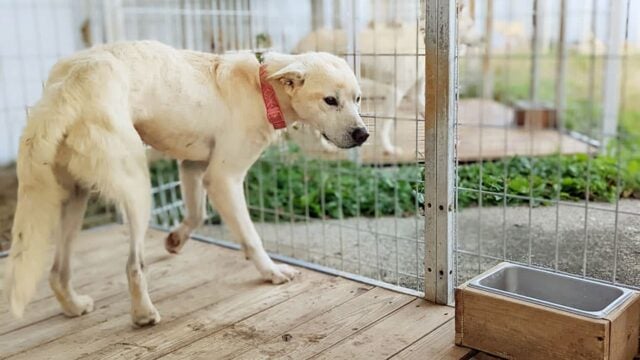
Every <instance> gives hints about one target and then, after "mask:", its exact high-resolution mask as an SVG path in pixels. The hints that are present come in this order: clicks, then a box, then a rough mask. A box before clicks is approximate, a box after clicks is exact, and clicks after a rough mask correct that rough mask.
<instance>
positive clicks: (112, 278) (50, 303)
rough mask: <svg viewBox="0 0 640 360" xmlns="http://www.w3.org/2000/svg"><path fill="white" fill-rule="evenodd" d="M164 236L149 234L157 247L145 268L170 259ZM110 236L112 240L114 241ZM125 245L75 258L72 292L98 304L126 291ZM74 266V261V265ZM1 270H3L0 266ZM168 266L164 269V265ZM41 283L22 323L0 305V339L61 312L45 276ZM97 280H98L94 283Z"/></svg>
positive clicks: (149, 252)
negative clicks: (87, 297) (106, 298)
mask: <svg viewBox="0 0 640 360" xmlns="http://www.w3.org/2000/svg"><path fill="white" fill-rule="evenodd" d="M164 236H166V234H164V233H161V232H157V231H150V232H149V234H148V236H147V237H148V240H150V241H149V242H150V243H154V242H155V243H156V244H154V245H153V246H151V247H150V249H149V250H148V251H147V256H146V264H147V266H148V267H149V268H150V269H151V270H157V269H155V267H154V265H155V264H156V263H158V262H161V261H164V260H168V259H169V258H170V257H171V255H169V254H168V253H167V252H166V250H165V249H164V247H163V246H160V241H161V240H163V239H164ZM113 237H114V236H113V235H112V236H111V238H112V239H113ZM128 247H129V245H128V241H127V242H122V244H120V242H118V245H115V246H111V247H103V249H102V250H98V249H96V251H94V252H93V253H89V254H85V256H79V255H75V256H74V260H75V258H78V260H79V261H78V262H80V261H81V262H82V263H83V264H80V266H74V275H73V277H72V281H73V284H74V288H75V289H76V291H77V292H78V293H79V294H88V295H90V296H91V297H92V298H93V299H94V300H99V299H102V298H105V297H107V296H110V295H113V294H114V293H115V292H122V291H124V290H125V289H126V285H125V287H122V284H123V283H125V284H126V278H125V277H124V276H123V274H124V272H125V270H124V267H125V266H124V264H125V263H126V261H127V254H128V251H127V249H128ZM74 262H75V261H74ZM0 266H3V264H2V263H0ZM165 266H167V265H165ZM44 277H45V279H43V280H42V281H41V283H40V286H39V289H38V293H37V296H36V297H35V299H34V301H32V302H31V303H30V304H29V305H28V306H27V309H26V312H25V315H24V317H23V318H22V319H15V318H14V317H13V316H12V315H11V314H10V313H9V310H8V308H7V306H8V304H7V303H6V302H4V301H3V302H1V305H0V336H1V335H3V334H6V333H8V332H10V331H13V330H15V329H19V328H22V327H25V326H27V325H29V324H31V323H35V322H39V321H42V320H44V319H47V318H49V317H52V316H55V315H58V314H61V309H60V306H59V304H58V302H57V301H55V298H54V297H53V293H52V291H51V289H50V288H49V284H48V282H47V281H46V276H44ZM96 278H100V280H99V281H96Z"/></svg>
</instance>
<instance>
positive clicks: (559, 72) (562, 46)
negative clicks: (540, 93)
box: [555, 0, 567, 130]
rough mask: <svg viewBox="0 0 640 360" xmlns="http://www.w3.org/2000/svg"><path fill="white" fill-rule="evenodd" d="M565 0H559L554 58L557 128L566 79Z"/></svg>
mask: <svg viewBox="0 0 640 360" xmlns="http://www.w3.org/2000/svg"><path fill="white" fill-rule="evenodd" d="M566 21H567V0H560V32H559V33H558V49H557V54H556V56H557V58H556V79H557V81H556V99H555V100H556V103H555V106H556V114H557V116H556V120H557V127H558V129H561V130H564V110H565V106H566V100H567V99H566V90H567V89H566V82H567V81H566V80H567V34H566V33H567V25H566Z"/></svg>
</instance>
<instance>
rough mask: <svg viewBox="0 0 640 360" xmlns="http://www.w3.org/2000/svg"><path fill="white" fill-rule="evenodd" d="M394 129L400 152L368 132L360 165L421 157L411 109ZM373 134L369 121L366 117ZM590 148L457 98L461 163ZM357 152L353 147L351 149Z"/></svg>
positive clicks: (496, 107) (497, 107) (420, 131)
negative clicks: (385, 148)
mask: <svg viewBox="0 0 640 360" xmlns="http://www.w3.org/2000/svg"><path fill="white" fill-rule="evenodd" d="M397 116H398V118H399V120H398V121H396V123H395V128H394V131H393V138H394V143H395V144H397V145H398V146H399V147H400V148H401V149H402V153H401V154H399V155H393V156H388V155H384V154H382V152H381V150H380V146H379V145H378V144H377V143H376V136H375V135H374V134H372V136H371V138H370V140H368V141H367V142H366V143H365V145H364V146H363V147H362V148H360V149H359V150H357V151H359V157H360V159H361V161H362V163H363V164H410V163H416V162H423V161H424V149H425V133H424V131H425V130H424V125H425V124H424V121H423V120H422V119H420V120H419V121H416V120H415V118H416V116H415V110H412V109H411V106H406V104H405V105H403V106H402V107H401V109H400V111H399V113H398V115H397ZM365 122H367V125H368V127H369V129H370V130H371V131H372V132H373V133H375V132H376V127H375V125H374V123H375V122H374V120H373V119H371V118H366V117H365ZM593 150H594V148H593V147H592V146H590V145H588V144H586V143H584V142H582V141H580V140H577V139H575V138H574V137H571V136H569V135H566V134H563V133H561V132H559V131H557V130H555V129H537V130H529V129H525V128H521V127H517V126H514V125H513V109H512V108H510V107H508V106H505V105H503V104H500V103H498V102H495V101H492V100H482V99H462V100H460V101H459V103H458V143H457V156H458V160H459V161H461V162H471V161H480V160H499V159H502V158H505V157H512V156H516V155H519V156H545V155H552V154H556V153H560V154H565V155H570V154H581V153H586V152H588V151H593ZM352 151H356V150H352ZM307 153H308V154H309V155H310V156H312V157H314V158H321V159H332V160H337V159H353V158H354V154H352V153H350V152H349V151H337V152H335V153H327V152H323V151H319V150H318V147H317V146H314V147H313V148H310V149H309V150H308V151H307Z"/></svg>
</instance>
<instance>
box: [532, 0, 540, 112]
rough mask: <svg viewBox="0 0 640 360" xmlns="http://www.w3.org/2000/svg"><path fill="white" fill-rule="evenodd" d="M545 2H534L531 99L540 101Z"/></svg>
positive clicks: (537, 0) (538, 0)
mask: <svg viewBox="0 0 640 360" xmlns="http://www.w3.org/2000/svg"><path fill="white" fill-rule="evenodd" d="M543 9H544V3H543V0H533V37H532V38H531V88H530V89H529V99H530V100H531V101H534V102H535V101H538V98H539V92H540V54H541V53H542V43H543V40H544V39H543V37H544V36H543V31H544V24H543V21H544V20H543V19H544V17H543V15H544V11H543Z"/></svg>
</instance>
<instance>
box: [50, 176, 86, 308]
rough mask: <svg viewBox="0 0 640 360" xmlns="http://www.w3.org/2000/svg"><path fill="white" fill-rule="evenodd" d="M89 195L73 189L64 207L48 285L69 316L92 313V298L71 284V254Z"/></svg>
mask: <svg viewBox="0 0 640 360" xmlns="http://www.w3.org/2000/svg"><path fill="white" fill-rule="evenodd" d="M88 198H89V192H88V191H87V190H86V189H84V188H82V187H80V186H78V185H75V186H73V189H72V190H71V191H70V196H69V198H68V199H67V200H66V201H65V202H64V203H63V205H62V213H61V222H60V227H59V230H58V231H57V232H56V236H55V237H56V241H57V244H56V254H55V259H54V263H53V267H52V268H51V273H50V275H49V284H50V285H51V289H52V290H53V293H54V294H55V296H56V298H57V299H58V302H60V305H61V306H62V310H63V312H64V314H65V315H67V316H80V315H83V314H86V313H88V312H91V311H92V310H93V299H91V297H89V296H87V295H78V294H77V293H76V292H75V290H74V289H73V287H72V285H71V252H72V243H73V240H74V239H75V238H76V236H77V235H78V232H79V231H80V228H81V227H82V220H83V217H84V213H85V210H86V208H87V199H88Z"/></svg>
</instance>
